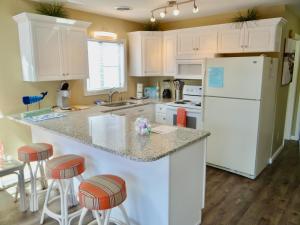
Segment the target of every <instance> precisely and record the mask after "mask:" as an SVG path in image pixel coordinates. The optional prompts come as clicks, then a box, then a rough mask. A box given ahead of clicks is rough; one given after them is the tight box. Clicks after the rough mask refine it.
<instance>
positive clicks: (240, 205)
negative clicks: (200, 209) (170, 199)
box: [202, 142, 300, 225]
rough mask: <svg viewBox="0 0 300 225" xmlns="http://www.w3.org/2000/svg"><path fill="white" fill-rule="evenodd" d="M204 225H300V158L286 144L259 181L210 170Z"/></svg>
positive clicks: (295, 147)
mask: <svg viewBox="0 0 300 225" xmlns="http://www.w3.org/2000/svg"><path fill="white" fill-rule="evenodd" d="M202 224H203V225H300V154H299V148H298V144H297V143H296V142H288V143H286V147H285V148H284V150H283V151H282V153H281V154H280V155H279V157H278V158H277V160H275V162H274V163H273V164H272V165H271V166H269V167H268V168H267V169H265V170H264V171H263V173H262V174H261V175H260V176H259V177H258V178H257V179H256V180H255V181H252V180H249V179H246V178H243V177H240V176H237V175H233V174H230V173H226V172H223V171H221V170H218V169H213V168H209V169H208V170H207V185H206V205H205V210H204V213H203V223H202Z"/></svg>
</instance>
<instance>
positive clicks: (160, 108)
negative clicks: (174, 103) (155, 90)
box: [155, 104, 167, 114]
mask: <svg viewBox="0 0 300 225" xmlns="http://www.w3.org/2000/svg"><path fill="white" fill-rule="evenodd" d="M155 111H156V113H164V114H165V113H167V106H166V105H164V104H156V106H155Z"/></svg>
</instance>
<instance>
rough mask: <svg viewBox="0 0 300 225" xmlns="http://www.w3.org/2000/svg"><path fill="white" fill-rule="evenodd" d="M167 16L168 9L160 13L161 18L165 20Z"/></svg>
mask: <svg viewBox="0 0 300 225" xmlns="http://www.w3.org/2000/svg"><path fill="white" fill-rule="evenodd" d="M166 14H167V9H166V8H165V10H164V11H161V12H160V13H159V16H160V17H161V18H165V17H166Z"/></svg>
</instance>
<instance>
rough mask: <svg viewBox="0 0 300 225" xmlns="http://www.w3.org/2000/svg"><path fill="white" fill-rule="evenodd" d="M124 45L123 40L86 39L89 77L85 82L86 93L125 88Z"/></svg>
mask: <svg viewBox="0 0 300 225" xmlns="http://www.w3.org/2000/svg"><path fill="white" fill-rule="evenodd" d="M124 46H125V43H124V42H123V41H119V42H112V41H96V40H89V41H88V60H89V76H90V77H89V79H87V80H86V82H85V92H86V93H85V94H86V95H97V94H103V93H106V92H108V91H109V90H111V89H116V90H118V91H126V90H127V87H126V73H125V47H124Z"/></svg>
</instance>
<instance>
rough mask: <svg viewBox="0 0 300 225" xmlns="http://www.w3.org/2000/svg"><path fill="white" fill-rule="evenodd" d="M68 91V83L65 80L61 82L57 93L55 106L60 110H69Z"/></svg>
mask: <svg viewBox="0 0 300 225" xmlns="http://www.w3.org/2000/svg"><path fill="white" fill-rule="evenodd" d="M69 98H70V91H69V84H68V83H67V82H65V81H64V82H62V83H61V86H60V89H59V90H58V93H57V106H58V107H59V108H60V109H62V110H70V109H71V107H70V103H69Z"/></svg>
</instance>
